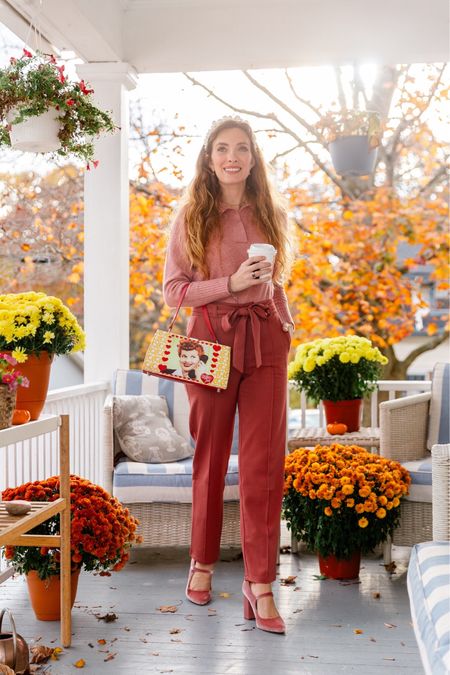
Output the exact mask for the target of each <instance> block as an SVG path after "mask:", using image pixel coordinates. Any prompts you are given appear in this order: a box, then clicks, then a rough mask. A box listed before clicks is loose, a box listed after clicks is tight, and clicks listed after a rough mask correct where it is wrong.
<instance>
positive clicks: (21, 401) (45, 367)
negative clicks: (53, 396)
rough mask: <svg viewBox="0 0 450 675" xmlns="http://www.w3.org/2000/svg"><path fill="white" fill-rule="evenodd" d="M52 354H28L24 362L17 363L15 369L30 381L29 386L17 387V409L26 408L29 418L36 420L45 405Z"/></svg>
mask: <svg viewBox="0 0 450 675" xmlns="http://www.w3.org/2000/svg"><path fill="white" fill-rule="evenodd" d="M52 361H53V354H49V353H48V352H39V354H29V355H28V358H27V360H26V361H25V362H24V363H18V364H17V366H16V369H17V370H20V372H21V373H22V375H25V377H27V378H28V379H29V381H30V386H29V387H18V388H17V402H16V409H17V410H28V411H29V413H30V415H31V419H32V420H37V419H38V418H39V415H40V414H41V412H42V409H43V407H44V405H45V399H46V398H47V391H48V382H49V379H50V368H51V365H52Z"/></svg>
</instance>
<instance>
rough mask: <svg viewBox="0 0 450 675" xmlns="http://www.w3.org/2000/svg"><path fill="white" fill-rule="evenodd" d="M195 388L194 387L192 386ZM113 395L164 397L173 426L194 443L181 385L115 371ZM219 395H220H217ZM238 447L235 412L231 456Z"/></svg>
mask: <svg viewBox="0 0 450 675" xmlns="http://www.w3.org/2000/svg"><path fill="white" fill-rule="evenodd" d="M192 386H195V385H192ZM113 393H114V394H119V395H123V394H134V395H138V394H157V395H158V396H164V397H165V398H166V400H167V406H168V408H169V417H170V419H171V421H172V424H173V426H174V427H175V429H176V430H177V431H178V433H179V434H181V436H183V438H185V439H186V440H187V441H188V442H190V443H191V445H192V446H193V445H194V442H193V440H192V438H191V434H190V432H189V400H188V397H187V393H186V389H185V387H184V385H183V384H182V383H179V382H174V381H173V380H167V379H165V378H162V377H152V376H151V375H144V373H142V372H141V371H140V370H117V371H116V373H115V377H114V384H113ZM218 395H220V394H218ZM238 446H239V420H238V413H237V412H236V417H235V423H234V433H233V444H232V446H231V452H232V454H234V455H235V454H237V452H238Z"/></svg>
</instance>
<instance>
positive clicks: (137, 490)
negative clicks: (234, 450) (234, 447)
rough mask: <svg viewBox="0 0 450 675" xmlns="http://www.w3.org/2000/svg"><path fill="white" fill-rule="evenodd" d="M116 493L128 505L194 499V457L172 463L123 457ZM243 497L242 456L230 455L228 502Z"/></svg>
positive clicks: (115, 484)
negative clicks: (239, 472)
mask: <svg viewBox="0 0 450 675" xmlns="http://www.w3.org/2000/svg"><path fill="white" fill-rule="evenodd" d="M113 495H114V496H115V497H117V498H118V499H119V500H120V501H121V502H123V503H125V504H137V503H141V502H144V503H149V502H172V503H173V502H176V503H186V504H190V503H191V502H192V458H188V459H182V460H180V461H178V462H171V463H170V464H147V463H143V462H132V461H130V460H121V461H119V462H118V464H117V466H116V467H115V469H114V479H113ZM238 499H239V474H238V458H237V456H236V455H230V461H229V463H228V472H227V475H226V478H225V491H224V500H225V501H237V500H238Z"/></svg>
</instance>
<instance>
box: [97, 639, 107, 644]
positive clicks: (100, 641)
mask: <svg viewBox="0 0 450 675" xmlns="http://www.w3.org/2000/svg"><path fill="white" fill-rule="evenodd" d="M97 644H99V645H106V640H105V639H104V638H100V640H97Z"/></svg>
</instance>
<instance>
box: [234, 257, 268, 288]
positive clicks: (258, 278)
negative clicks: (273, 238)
mask: <svg viewBox="0 0 450 675" xmlns="http://www.w3.org/2000/svg"><path fill="white" fill-rule="evenodd" d="M272 271H273V270H272V263H271V262H269V261H268V260H267V258H265V257H264V256H261V255H256V256H253V257H251V258H247V260H244V262H243V263H242V264H241V265H240V267H239V268H238V269H237V270H236V272H235V273H234V274H232V275H231V276H230V283H229V288H230V291H231V292H232V293H239V291H244V290H245V289H246V288H250V287H251V286H257V285H258V284H263V283H265V282H266V281H270V280H271V279H272Z"/></svg>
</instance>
